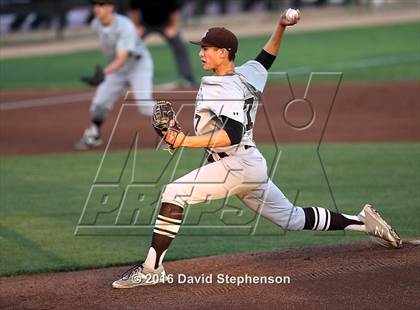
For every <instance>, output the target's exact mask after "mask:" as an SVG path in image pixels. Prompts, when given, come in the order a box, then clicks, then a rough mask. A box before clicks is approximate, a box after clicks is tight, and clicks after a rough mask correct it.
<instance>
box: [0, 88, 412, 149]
mask: <svg viewBox="0 0 420 310" xmlns="http://www.w3.org/2000/svg"><path fill="white" fill-rule="evenodd" d="M305 87H306V85H294V86H293V92H294V95H293V94H292V93H291V91H290V89H289V88H288V87H287V86H285V85H284V84H283V85H282V84H278V85H270V86H268V87H267V90H266V91H265V93H264V97H263V99H264V102H263V104H262V107H260V110H259V113H258V118H257V126H256V130H255V138H256V141H257V143H273V142H277V143H301V142H319V141H320V140H321V138H322V141H328V142H361V141H363V142H369V141H420V122H419V119H420V101H419V100H418V82H415V81H414V82H400V83H363V84H362V83H359V84H352V83H343V84H342V85H341V86H340V88H339V90H338V94H337V97H336V99H335V101H334V100H333V97H334V93H335V86H334V85H331V84H315V85H313V86H311V88H310V90H309V92H308V98H307V99H308V101H309V103H308V102H307V101H302V100H300V101H293V98H302V97H303V96H304V92H305ZM80 92H81V91H80V90H79V91H71V90H66V91H58V90H54V91H33V92H31V91H18V92H16V91H2V93H1V104H0V118H1V122H0V123H1V125H0V126H1V127H0V154H3V155H5V154H7V155H12V154H21V155H25V154H45V153H51V152H72V151H73V148H72V147H73V144H74V142H75V141H76V140H77V139H79V138H80V136H81V134H82V132H83V130H84V128H86V126H87V125H88V124H89V112H88V111H89V102H88V100H87V99H83V100H79V101H74V99H73V100H72V101H73V102H71V103H65V97H66V96H68V97H69V98H70V97H73V98H74V95H75V94H76V95H77V94H80ZM84 93H86V91H84ZM195 95H196V92H195V91H193V92H189V93H186V92H181V93H174V92H166V93H159V94H157V95H156V96H157V98H161V99H167V100H172V101H173V102H175V104H176V105H177V106H178V107H181V106H182V105H183V104H186V105H187V106H183V108H182V110H181V112H180V113H179V120H180V121H181V124H182V127H183V128H184V129H185V130H191V129H192V127H191V126H192V121H191V120H192V111H193V110H192V104H193V102H194V98H195ZM55 96H60V100H61V101H63V102H64V103H62V104H51V103H54V98H57V97H55ZM63 96H64V99H63ZM84 97H86V96H84ZM36 98H48V100H49V102H50V103H49V104H50V105H46V106H39V107H32V108H22V109H15V108H13V109H8V110H6V108H10V107H11V106H10V103H11V102H14V103H16V101H22V100H25V101H26V103H28V102H29V104H30V101H31V100H34V99H36ZM51 98H53V99H51ZM129 98H130V97H129ZM123 101H124V100H123V99H121V100H120V101H119V103H118V105H117V106H116V107H115V108H114V110H113V112H112V113H111V115H110V117H109V119H108V120H107V122H106V123H105V125H104V131H103V138H104V140H106V141H107V139H108V138H109V136H110V133H111V130H112V128H113V126H114V124H115V120H116V118H117V115H118V112H119V111H122V113H121V116H120V119H119V122H118V126H117V127H116V132H115V136H114V138H113V139H112V141H111V144H110V149H111V150H121V149H127V148H128V147H129V145H130V143H131V141H132V138H133V137H134V135H135V132H136V131H138V132H139V133H140V145H139V147H140V148H145V147H153V146H154V145H155V143H156V138H155V137H156V135H155V134H154V132H153V130H152V129H151V126H150V122H149V120H148V118H146V117H145V116H143V115H140V114H139V113H138V112H137V109H136V107H135V104H134V102H133V101H130V100H128V101H126V103H128V104H129V105H125V106H124V109H121V106H122V102H123ZM330 109H331V111H330ZM329 112H330V113H329ZM328 116H329V117H328ZM305 125H307V126H306V127H305ZM270 126H271V127H270ZM304 127H305V128H304ZM324 129H325V132H324V134H323V130H324ZM103 149H104V146H102V148H99V149H98V150H99V151H101V150H103Z"/></svg>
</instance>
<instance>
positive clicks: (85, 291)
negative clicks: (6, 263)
mask: <svg viewBox="0 0 420 310" xmlns="http://www.w3.org/2000/svg"><path fill="white" fill-rule="evenodd" d="M419 265H420V246H418V245H417V246H415V245H411V244H405V246H404V247H403V248H402V249H400V250H394V249H387V248H383V247H381V246H379V245H376V244H374V243H371V242H361V243H353V244H345V245H323V246H317V247H307V248H297V249H288V250H276V251H270V252H263V253H249V254H240V255H227V256H217V257H207V258H198V259H188V260H183V261H177V262H169V263H167V264H166V265H165V266H166V271H167V272H168V273H170V274H172V275H173V276H174V279H175V281H174V283H173V284H160V285H157V286H150V287H138V288H134V289H130V290H116V289H112V288H111V286H110V284H111V282H112V281H113V280H114V279H115V278H117V277H118V276H119V275H120V274H121V273H122V272H124V271H125V270H126V268H127V267H118V268H108V269H96V270H88V271H79V272H66V273H50V274H37V275H29V276H27V275H24V276H18V277H14V278H0V287H1V290H0V307H1V308H2V309H88V308H89V309H389V308H392V309H415V308H416V307H417V306H418V305H419V304H420V295H419V294H418V292H419V290H420V282H419V281H418V275H419ZM218 274H222V275H223V277H224V276H226V275H230V276H242V277H245V275H246V274H248V275H249V276H258V277H260V278H261V277H262V276H267V277H268V276H273V277H276V276H277V277H279V278H277V279H284V278H280V277H285V276H288V277H290V283H281V284H280V283H279V284H252V283H248V284H242V285H240V286H238V285H236V284H226V283H224V284H222V283H219V282H218V279H219V277H218ZM180 275H188V276H201V275H204V276H207V277H209V275H213V281H212V283H209V284H205V283H202V284H186V283H178V279H180V280H181V281H180V282H182V280H183V276H180ZM237 279H238V278H237ZM286 279H287V278H286ZM278 282H281V281H280V280H278ZM285 282H287V281H285Z"/></svg>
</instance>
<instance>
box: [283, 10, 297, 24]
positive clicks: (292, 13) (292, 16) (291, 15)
mask: <svg viewBox="0 0 420 310" xmlns="http://www.w3.org/2000/svg"><path fill="white" fill-rule="evenodd" d="M298 17H299V12H298V11H297V10H295V9H288V10H287V11H286V18H287V20H288V21H289V22H291V21H294V20H296V19H297V18H298Z"/></svg>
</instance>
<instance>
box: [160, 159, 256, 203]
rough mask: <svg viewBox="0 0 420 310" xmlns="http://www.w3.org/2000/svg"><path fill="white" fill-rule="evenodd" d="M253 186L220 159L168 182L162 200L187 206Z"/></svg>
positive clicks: (219, 197)
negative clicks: (244, 181)
mask: <svg viewBox="0 0 420 310" xmlns="http://www.w3.org/2000/svg"><path fill="white" fill-rule="evenodd" d="M244 173H245V172H244ZM251 186H252V187H255V186H254V185H250V184H243V176H242V175H241V174H240V173H232V171H230V170H229V169H228V168H227V167H226V165H224V164H223V160H220V161H216V162H213V163H211V164H207V165H204V166H202V167H200V168H198V169H196V170H193V171H191V172H190V173H188V174H186V175H185V176H183V177H181V178H179V179H177V180H176V181H174V182H172V183H171V184H168V185H167V186H166V188H165V191H164V192H163V194H162V202H167V203H172V204H175V205H178V206H180V207H185V206H186V205H189V204H197V203H201V202H206V201H209V200H216V199H222V198H225V197H227V196H230V195H236V194H237V193H239V192H243V191H245V190H247V189H248V188H250V187H251Z"/></svg>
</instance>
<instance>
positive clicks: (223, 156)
mask: <svg viewBox="0 0 420 310" xmlns="http://www.w3.org/2000/svg"><path fill="white" fill-rule="evenodd" d="M251 147H253V146H252V145H244V148H245V150H247V149H249V148H251ZM213 154H217V155H219V157H220V158H225V157H228V156H229V154H228V153H225V152H221V153H211V154H209V156H208V157H207V162H209V163H214V162H215V159H214V157H213Z"/></svg>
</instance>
